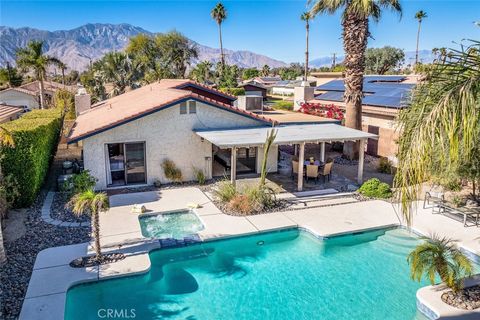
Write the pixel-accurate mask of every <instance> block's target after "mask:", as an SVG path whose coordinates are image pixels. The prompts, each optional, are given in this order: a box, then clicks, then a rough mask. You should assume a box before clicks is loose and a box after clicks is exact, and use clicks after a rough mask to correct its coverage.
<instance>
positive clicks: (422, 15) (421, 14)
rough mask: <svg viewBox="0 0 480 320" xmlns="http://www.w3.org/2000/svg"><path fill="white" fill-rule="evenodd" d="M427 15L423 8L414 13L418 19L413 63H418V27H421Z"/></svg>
mask: <svg viewBox="0 0 480 320" xmlns="http://www.w3.org/2000/svg"><path fill="white" fill-rule="evenodd" d="M426 17H427V13H426V12H425V11H423V10H420V11H418V12H417V13H415V19H417V21H418V31H417V47H416V50H415V65H417V64H418V44H419V43H420V29H421V28H422V21H423V19H425V18H426Z"/></svg>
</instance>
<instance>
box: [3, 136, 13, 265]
mask: <svg viewBox="0 0 480 320" xmlns="http://www.w3.org/2000/svg"><path fill="white" fill-rule="evenodd" d="M13 146H15V141H14V139H13V135H12V134H11V133H10V132H9V131H8V130H6V129H4V128H2V127H0V148H4V147H13ZM4 181H5V179H4V177H3V171H2V167H1V162H0V184H2V185H1V186H0V188H2V189H3V188H5V185H4ZM6 196H7V194H6V192H0V197H1V199H0V210H1V211H0V266H2V265H3V264H5V262H6V261H7V254H6V252H5V247H4V245H3V234H2V230H1V229H2V223H1V221H2V219H3V217H4V216H5V215H6V210H7V209H8V207H7V199H6Z"/></svg>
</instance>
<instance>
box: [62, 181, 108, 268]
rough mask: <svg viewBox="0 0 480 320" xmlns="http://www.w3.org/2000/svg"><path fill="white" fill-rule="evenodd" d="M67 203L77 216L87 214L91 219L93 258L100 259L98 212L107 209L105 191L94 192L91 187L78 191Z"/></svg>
mask: <svg viewBox="0 0 480 320" xmlns="http://www.w3.org/2000/svg"><path fill="white" fill-rule="evenodd" d="M69 205H70V206H71V208H72V211H73V213H75V214H76V215H78V216H81V215H84V214H89V215H90V216H91V220H92V236H93V239H94V242H95V245H94V249H95V259H96V260H97V261H100V260H101V258H102V249H101V246H100V219H99V214H100V213H101V212H106V211H107V210H108V209H109V206H110V204H109V201H108V196H107V194H106V193H103V192H101V193H96V192H95V191H93V190H92V189H90V190H87V191H84V192H82V193H78V194H76V195H74V196H73V197H72V199H71V200H70V203H69Z"/></svg>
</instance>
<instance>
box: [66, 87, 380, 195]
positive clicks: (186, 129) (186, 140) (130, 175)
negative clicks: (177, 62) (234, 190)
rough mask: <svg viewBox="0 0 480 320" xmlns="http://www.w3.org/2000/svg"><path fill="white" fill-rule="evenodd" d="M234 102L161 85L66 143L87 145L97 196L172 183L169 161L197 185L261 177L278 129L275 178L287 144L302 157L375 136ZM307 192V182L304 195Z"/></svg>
mask: <svg viewBox="0 0 480 320" xmlns="http://www.w3.org/2000/svg"><path fill="white" fill-rule="evenodd" d="M235 100H236V97H234V96H231V95H228V94H225V93H223V92H220V91H218V90H215V89H213V88H211V87H208V86H205V85H201V84H199V83H196V82H194V81H191V80H161V81H159V82H156V83H153V84H150V85H147V86H144V87H142V88H139V89H136V90H133V91H130V92H127V93H124V94H122V95H119V96H116V97H114V98H111V99H108V100H105V101H102V102H100V103H97V104H95V105H93V106H91V107H90V108H88V109H87V110H85V111H83V112H81V113H79V115H78V116H77V119H76V121H75V123H74V125H73V127H72V129H71V131H70V133H69V136H68V139H67V141H68V142H69V143H77V142H78V143H80V144H81V146H82V147H83V161H84V167H85V169H87V170H89V171H90V173H91V174H92V175H93V176H95V177H96V178H97V179H98V182H97V186H96V188H97V189H107V188H112V187H117V186H118V187H121V186H125V185H142V184H153V183H155V182H156V181H160V182H161V183H167V182H170V181H169V180H168V179H167V177H166V176H165V174H164V172H163V169H162V166H161V164H162V163H163V161H164V160H166V159H169V160H171V161H173V162H174V163H175V165H176V166H177V168H179V169H180V170H181V172H182V177H183V180H185V181H191V180H195V170H202V171H203V172H204V174H205V176H206V178H207V179H210V178H212V177H213V176H223V175H225V173H226V172H227V171H229V172H230V175H231V179H232V182H234V181H235V179H236V174H237V173H238V174H240V173H259V171H260V167H261V165H260V164H261V162H262V160H263V153H264V152H263V143H264V141H265V137H266V134H267V132H268V130H271V128H272V126H276V128H278V129H277V130H278V133H279V134H278V138H277V139H276V140H275V144H274V145H273V146H272V147H271V149H270V153H269V154H268V155H267V156H268V158H267V159H268V160H267V169H268V171H269V172H276V171H277V161H278V145H280V144H298V145H300V150H302V148H304V146H305V143H322V144H323V145H324V144H325V143H326V142H328V141H335V140H345V139H347V140H348V139H351V140H362V141H363V140H366V138H367V137H372V136H373V135H368V134H367V135H366V134H363V133H361V131H357V132H355V131H356V130H352V129H348V128H345V127H342V126H340V125H337V124H333V123H332V122H331V121H326V122H325V124H323V123H322V121H318V119H319V118H318V117H314V118H315V119H311V118H312V116H308V115H305V116H306V117H305V120H304V121H303V119H299V118H298V115H301V114H299V113H295V117H292V118H290V117H289V115H282V116H279V115H275V116H272V117H269V116H268V114H265V113H262V112H254V111H247V110H245V109H242V107H241V106H234V101H235ZM275 117H277V119H281V120H280V121H279V120H276V119H275ZM314 120H315V121H314ZM281 122H283V124H282V123H281ZM302 124H303V125H302ZM287 127H288V128H287ZM358 133H360V135H358ZM302 156H303V155H302ZM301 184H303V179H302V178H300V179H299V189H300V190H301V188H302V185H301Z"/></svg>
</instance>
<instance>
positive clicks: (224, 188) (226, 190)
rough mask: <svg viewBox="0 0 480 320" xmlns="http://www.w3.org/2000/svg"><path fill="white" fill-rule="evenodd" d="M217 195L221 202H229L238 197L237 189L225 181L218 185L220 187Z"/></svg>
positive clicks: (217, 189)
mask: <svg viewBox="0 0 480 320" xmlns="http://www.w3.org/2000/svg"><path fill="white" fill-rule="evenodd" d="M215 195H216V196H217V197H218V198H219V199H220V201H222V202H229V201H230V200H232V198H233V197H235V196H236V195H237V189H236V188H235V186H234V185H233V184H232V183H231V182H230V181H228V180H226V179H225V180H222V181H220V183H219V184H218V187H217V188H216V190H215Z"/></svg>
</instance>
